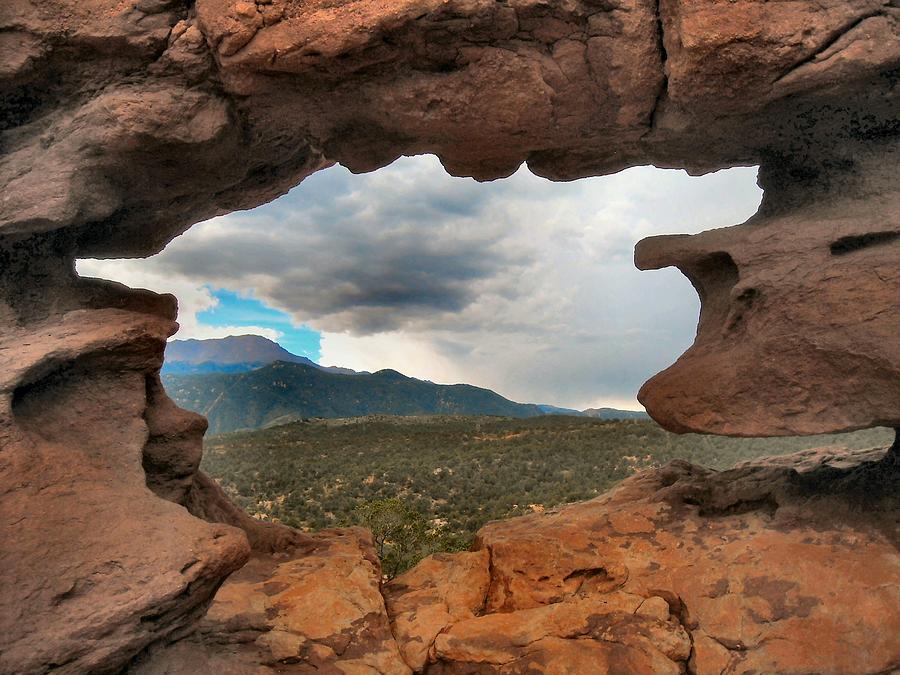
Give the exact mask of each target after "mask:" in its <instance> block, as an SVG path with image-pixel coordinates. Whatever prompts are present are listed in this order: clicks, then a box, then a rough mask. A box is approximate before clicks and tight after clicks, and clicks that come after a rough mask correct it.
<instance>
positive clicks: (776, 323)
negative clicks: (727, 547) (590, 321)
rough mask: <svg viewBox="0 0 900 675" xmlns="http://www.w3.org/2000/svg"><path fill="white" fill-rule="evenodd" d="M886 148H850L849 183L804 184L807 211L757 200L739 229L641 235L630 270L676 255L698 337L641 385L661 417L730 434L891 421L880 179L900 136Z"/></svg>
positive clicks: (890, 276) (892, 210)
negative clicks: (853, 166) (689, 288)
mask: <svg viewBox="0 0 900 675" xmlns="http://www.w3.org/2000/svg"><path fill="white" fill-rule="evenodd" d="M885 145H886V147H885V148H884V152H882V153H878V154H877V155H875V156H872V157H865V156H864V155H862V153H860V155H859V156H858V157H857V163H858V164H859V165H860V166H861V167H864V170H863V171H861V172H860V174H859V175H858V176H857V177H856V182H857V184H855V185H846V184H841V183H838V184H836V185H833V186H830V187H832V188H833V189H832V190H831V191H829V192H823V191H816V192H810V194H808V195H805V196H804V199H803V201H804V204H803V208H791V209H785V210H781V211H775V212H773V213H767V212H766V211H767V205H765V204H764V206H763V212H762V213H761V214H760V215H758V216H756V217H755V218H753V219H752V220H751V221H749V222H747V223H745V224H743V225H737V226H735V227H731V228H724V229H720V230H711V231H709V232H703V233H701V234H698V235H693V236H664V237H652V238H650V239H646V240H644V241H642V242H640V244H638V247H637V251H636V254H635V261H636V263H637V265H638V267H640V268H641V269H649V268H657V267H663V266H666V265H676V266H677V267H678V268H679V269H681V271H682V272H684V273H685V275H687V276H688V278H690V279H691V282H692V283H693V284H694V286H695V287H696V288H697V292H698V293H699V295H700V299H701V302H702V308H701V313H700V325H699V328H698V331H697V339H696V342H695V343H694V345H693V346H692V347H691V348H690V349H689V350H688V351H687V352H685V353H684V354H683V355H682V356H681V358H680V359H679V360H678V362H677V363H676V364H675V365H674V366H672V367H670V368H669V369H667V370H665V371H664V372H662V373H660V374H659V375H657V376H656V377H654V378H652V379H651V380H650V381H649V382H647V383H646V384H645V385H644V387H643V389H642V390H641V392H640V394H639V395H638V398H639V399H640V400H641V402H642V403H643V404H644V405H645V407H646V408H647V411H648V412H649V413H650V414H651V415H652V416H653V417H654V418H655V419H656V420H657V421H659V422H660V424H662V425H663V426H665V427H666V428H668V429H671V430H673V431H681V432H683V431H700V432H712V433H717V434H726V435H732V436H758V435H773V436H774V435H792V434H794V435H796V434H811V433H819V432H828V431H841V430H847V429H858V428H865V427H872V426H879V425H885V426H895V427H900V409H898V407H897V401H900V339H897V337H896V336H897V335H900V266H898V264H897V263H898V261H900V192H898V191H896V190H893V189H892V188H889V187H888V186H889V185H891V184H895V183H896V171H895V168H894V167H895V164H894V161H895V160H896V158H897V157H900V154H898V153H900V146H898V145H892V146H888V145H887V144H885ZM885 188H887V189H885ZM779 196H780V195H778V194H777V193H776V194H774V195H771V196H770V195H767V196H766V200H768V199H770V198H773V199H774V201H775V203H776V205H777V204H778V201H779V199H778V197H779ZM789 197H792V196H788V197H785V200H787V199H788V198H789ZM862 213H865V214H866V215H865V217H864V218H861V217H860V214H862Z"/></svg>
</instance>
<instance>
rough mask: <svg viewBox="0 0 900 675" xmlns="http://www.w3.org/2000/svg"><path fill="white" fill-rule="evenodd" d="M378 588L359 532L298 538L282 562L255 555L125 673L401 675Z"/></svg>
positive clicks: (371, 556) (371, 550)
mask: <svg viewBox="0 0 900 675" xmlns="http://www.w3.org/2000/svg"><path fill="white" fill-rule="evenodd" d="M380 585H381V564H380V563H379V561H378V556H377V555H376V554H375V547H374V545H373V543H372V536H371V534H370V533H369V532H367V531H365V530H362V529H359V528H350V529H344V530H325V531H322V532H318V533H316V534H315V535H310V536H307V537H305V541H304V542H303V544H302V545H300V546H298V547H297V548H296V549H295V550H294V552H293V553H292V554H290V555H287V554H280V555H275V556H271V555H259V554H255V555H254V556H253V557H252V558H251V560H250V562H249V563H247V565H245V566H244V567H243V569H241V570H240V571H239V572H237V573H235V574H233V575H232V576H231V577H230V578H229V579H228V581H227V582H226V583H225V585H224V586H222V588H221V589H220V590H219V592H218V594H217V595H216V597H215V600H214V601H213V603H212V605H211V606H210V608H209V611H208V612H207V614H206V617H205V618H204V619H203V620H202V621H201V622H200V623H199V625H198V630H197V632H196V633H195V634H194V635H193V636H192V637H190V638H188V639H185V640H181V641H178V642H175V643H173V644H169V645H165V646H160V647H157V648H155V649H153V650H151V651H149V652H148V653H147V654H145V655H143V656H142V657H141V658H140V659H138V660H137V662H136V663H135V664H133V665H132V667H131V668H130V669H129V673H132V674H133V675H207V674H208V675H220V674H221V673H223V672H224V673H235V675H238V674H241V673H275V672H309V671H311V670H323V671H325V672H332V673H384V674H385V675H406V674H408V673H410V672H411V671H410V669H409V668H408V667H407V665H406V664H405V663H404V661H403V659H402V658H401V657H400V652H399V651H398V649H397V643H396V642H395V641H394V637H393V635H392V634H391V630H390V624H389V621H388V617H387V613H386V611H385V607H384V600H383V599H382V596H381V592H380ZM285 669H289V670H287V671H286V670H285Z"/></svg>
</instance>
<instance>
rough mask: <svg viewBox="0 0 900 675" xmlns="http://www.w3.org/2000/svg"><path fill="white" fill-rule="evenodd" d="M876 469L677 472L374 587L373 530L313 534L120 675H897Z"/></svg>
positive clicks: (890, 572)
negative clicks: (185, 634) (195, 625)
mask: <svg viewBox="0 0 900 675" xmlns="http://www.w3.org/2000/svg"><path fill="white" fill-rule="evenodd" d="M884 457H885V449H883V448H880V449H873V450H867V451H856V452H848V451H846V450H842V449H839V448H822V449H819V450H810V451H803V452H800V453H796V454H794V455H789V456H785V457H775V458H771V459H764V460H757V461H753V462H746V463H744V464H741V465H739V466H738V467H736V468H735V469H732V470H729V471H723V472H713V471H709V470H706V469H702V468H700V467H696V466H692V465H690V464H687V463H685V462H673V463H671V464H669V465H667V466H665V467H662V468H660V469H651V470H647V471H644V472H642V473H641V474H638V475H636V476H634V477H633V478H630V479H628V480H626V481H624V482H623V483H621V484H620V485H619V486H618V487H617V488H616V489H614V490H612V491H611V492H609V493H606V494H604V495H602V496H601V497H599V498H597V499H594V500H592V501H590V502H585V503H582V504H573V505H569V506H565V507H561V508H558V509H555V510H552V511H547V512H544V513H543V514H534V515H530V516H525V517H521V518H516V519H512V520H508V521H502V522H496V523H492V524H489V525H488V526H487V527H485V528H484V529H482V530H481V532H480V533H479V537H478V540H477V543H476V546H475V550H473V551H470V552H465V553H457V554H438V555H435V556H432V557H429V558H426V559H425V560H424V561H423V562H421V563H420V564H419V565H417V566H416V567H415V568H413V569H412V570H410V571H409V572H407V573H405V574H403V575H401V576H400V577H398V578H396V579H394V580H393V581H391V582H390V583H388V584H386V585H385V586H384V587H383V588H382V589H381V593H379V580H380V568H379V565H378V561H377V559H376V558H375V556H374V550H373V547H372V543H371V538H370V537H369V535H368V533H365V532H363V531H361V530H358V529H350V530H331V531H326V532H322V533H319V534H316V535H312V536H309V537H308V538H307V541H306V543H305V544H304V545H302V546H300V547H298V548H297V549H296V550H295V551H294V552H293V553H292V554H290V555H288V554H276V555H275V556H274V557H273V556H260V555H258V554H255V555H254V556H253V558H252V559H251V561H250V563H248V565H247V566H245V567H244V568H243V569H242V570H240V571H239V572H237V573H235V574H234V575H232V577H231V578H229V579H228V581H226V582H225V584H224V585H223V586H222V588H221V590H220V591H219V592H218V594H217V595H216V597H215V599H214V601H213V603H212V605H211V607H210V610H209V612H208V614H207V616H206V618H204V619H203V620H202V621H201V622H200V623H199V629H198V630H197V631H196V633H195V634H194V635H193V636H191V637H189V638H187V639H184V640H180V641H176V642H174V643H172V644H169V645H167V646H164V647H158V648H155V649H151V650H150V651H148V652H147V653H146V654H145V655H143V656H142V657H141V658H140V659H139V660H138V661H137V662H136V663H135V664H134V665H133V666H132V667H131V669H130V671H129V672H132V673H134V674H135V675H163V674H164V675H188V674H191V675H193V674H195V673H199V674H203V673H209V674H210V675H213V674H217V673H220V672H223V673H275V672H282V673H284V672H291V673H292V672H298V673H301V672H311V671H312V670H325V671H326V672H334V673H350V674H352V673H372V672H378V673H409V672H428V673H523V674H524V673H553V674H555V673H605V672H611V673H672V674H673V675H675V674H678V673H683V672H692V673H697V674H698V675H707V674H712V673H715V674H717V675H718V674H720V673H745V672H767V673H768V672H790V673H794V672H802V673H807V672H815V673H851V672H852V673H873V674H874V673H883V672H892V670H893V669H896V668H897V667H900V646H898V644H897V641H896V634H897V631H898V629H900V616H898V614H897V611H896V607H897V603H898V602H900V554H898V550H897V544H898V542H900V529H898V525H897V523H898V514H900V499H898V496H897V494H898V491H897V487H898V486H900V467H898V466H897V465H896V464H894V463H893V462H892V461H888V460H886V459H885V458H884ZM823 483H824V484H827V487H828V488H829V493H828V496H825V495H824V494H823V490H822V488H823V485H822V484H823ZM382 594H383V596H384V601H382ZM851 598H852V600H850V599H851Z"/></svg>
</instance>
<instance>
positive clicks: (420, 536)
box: [356, 497, 436, 579]
mask: <svg viewBox="0 0 900 675" xmlns="http://www.w3.org/2000/svg"><path fill="white" fill-rule="evenodd" d="M356 517H357V520H358V522H359V523H360V524H362V525H365V526H366V527H368V528H369V529H370V530H372V536H373V538H374V539H375V549H376V550H377V552H378V557H379V558H381V568H382V572H383V573H384V575H385V576H386V577H387V578H388V579H393V578H394V577H395V576H397V575H398V574H400V573H401V572H405V571H406V570H408V569H409V568H410V567H412V566H413V565H414V564H416V563H417V562H419V560H421V559H422V558H424V557H425V556H426V555H428V554H429V553H431V552H432V550H433V548H434V545H435V543H436V539H435V537H434V535H433V534H432V533H431V531H430V530H429V527H428V521H427V520H426V519H425V517H424V516H423V515H422V514H421V513H419V512H418V511H417V510H416V509H414V508H413V507H412V506H411V505H410V504H409V503H408V502H406V501H404V500H403V499H400V498H399V497H392V498H390V499H377V500H375V501H370V502H365V503H363V504H360V505H359V506H358V507H356Z"/></svg>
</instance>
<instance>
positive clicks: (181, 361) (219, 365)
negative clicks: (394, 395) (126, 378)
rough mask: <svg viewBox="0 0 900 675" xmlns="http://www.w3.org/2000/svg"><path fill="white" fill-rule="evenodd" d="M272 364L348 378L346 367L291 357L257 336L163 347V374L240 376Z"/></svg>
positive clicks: (182, 341)
mask: <svg viewBox="0 0 900 675" xmlns="http://www.w3.org/2000/svg"><path fill="white" fill-rule="evenodd" d="M276 361H285V362H287V363H302V364H304V365H307V366H311V367H313V368H318V369H319V370H325V371H327V372H331V373H342V374H346V375H352V374H354V373H355V371H353V370H350V369H349V368H334V367H329V366H320V365H319V364H317V363H315V362H313V361H311V360H309V359H308V358H306V357H305V356H297V355H296V354H291V353H290V352H289V351H288V350H286V349H285V348H284V347H282V346H281V345H279V344H278V343H277V342H272V340H269V339H268V338H264V337H262V336H261V335H231V336H229V337H225V338H217V339H212V340H172V341H170V342H169V343H168V344H167V345H166V359H165V362H164V363H163V367H162V372H163V374H173V375H175V374H178V375H186V374H194V373H244V372H247V371H250V370H255V369H257V368H261V367H263V366H267V365H269V364H270V363H275V362H276Z"/></svg>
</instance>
